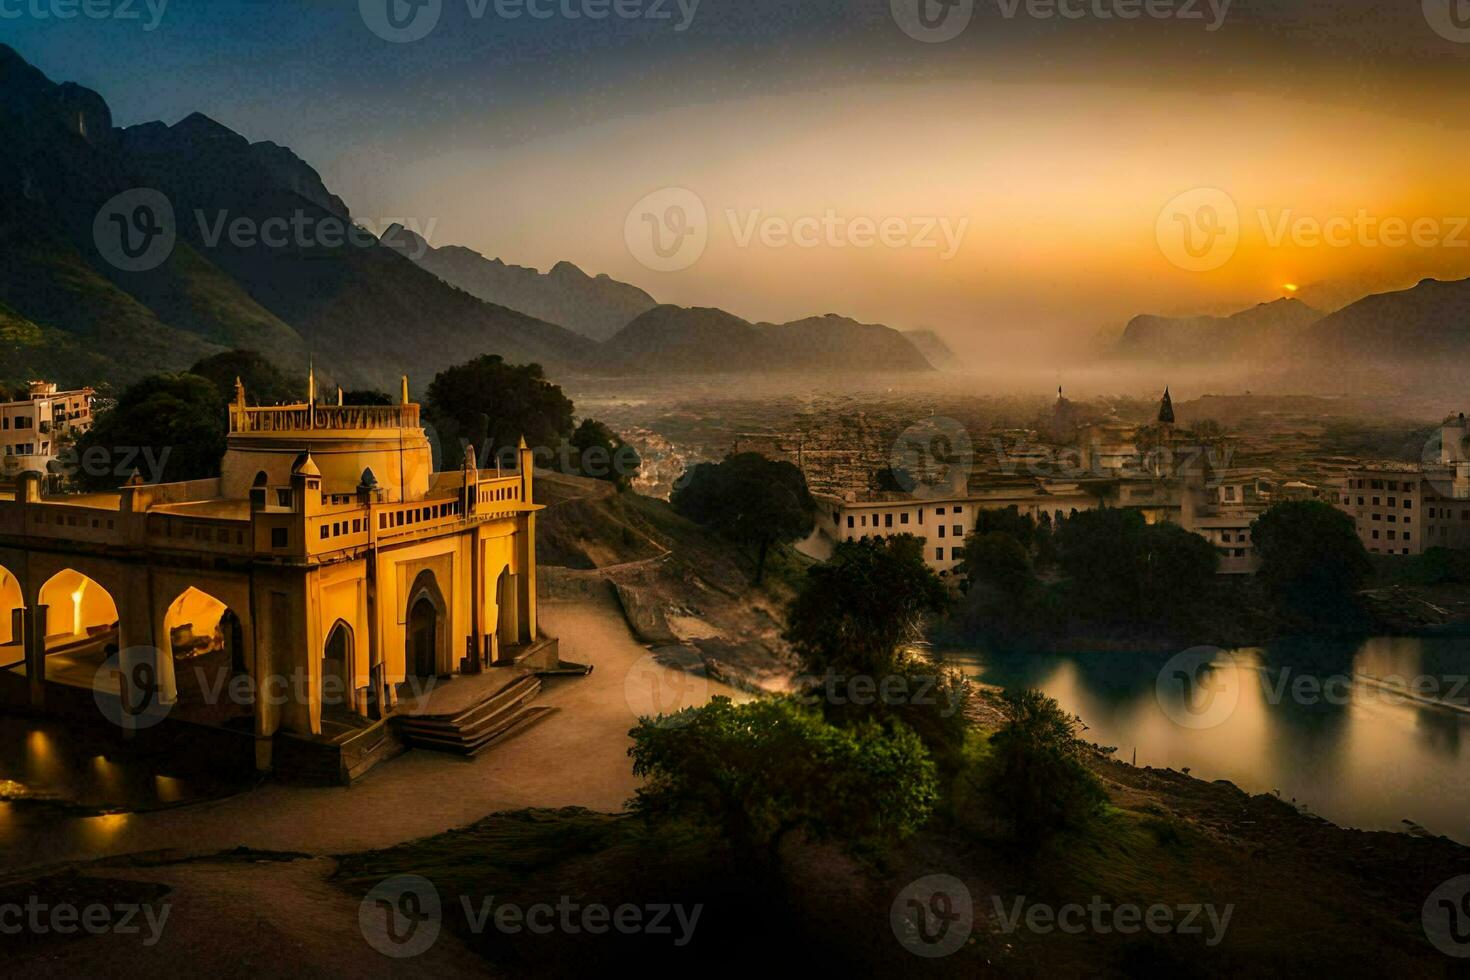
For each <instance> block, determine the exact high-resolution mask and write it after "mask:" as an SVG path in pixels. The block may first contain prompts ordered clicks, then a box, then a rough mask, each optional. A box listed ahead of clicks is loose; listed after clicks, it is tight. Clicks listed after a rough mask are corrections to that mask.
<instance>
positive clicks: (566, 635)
mask: <svg viewBox="0 0 1470 980" xmlns="http://www.w3.org/2000/svg"><path fill="white" fill-rule="evenodd" d="M541 621H542V624H543V628H544V629H545V630H546V631H547V632H548V633H549V634H551V635H553V636H558V637H560V638H561V641H562V653H563V655H564V656H565V657H566V658H567V659H569V660H574V661H577V662H580V663H589V664H592V665H594V667H595V668H596V669H595V670H594V671H593V673H592V674H591V675H589V676H587V677H582V678H556V679H552V680H550V681H548V682H547V684H546V687H545V689H544V690H543V692H542V694H541V696H540V698H539V701H538V703H540V704H545V705H550V706H555V707H557V708H558V709H560V710H558V711H557V713H556V714H554V715H553V716H551V717H550V718H548V719H547V720H546V721H544V722H542V723H541V724H540V725H537V726H536V727H534V728H532V729H530V730H528V731H526V732H524V733H522V734H521V735H519V736H517V737H516V738H514V739H512V740H511V741H509V742H507V743H505V744H503V745H500V746H498V747H497V748H495V749H494V750H492V751H490V752H488V753H486V754H485V755H484V756H482V757H480V758H478V759H474V760H464V759H460V758H458V757H454V756H449V755H442V754H439V753H433V752H424V751H411V752H407V753H405V754H404V755H402V756H399V757H398V758H397V759H393V760H391V761H389V762H387V763H384V764H382V765H380V766H378V767H377V768H376V769H374V770H373V771H372V772H370V773H369V774H368V775H367V776H366V777H365V778H364V779H362V780H361V781H360V782H358V783H356V784H355V785H353V786H351V787H350V788H343V787H330V788H303V787H294V786H284V785H280V784H276V783H267V784H265V785H263V786H261V787H259V788H258V789H255V790H252V791H250V792H248V793H244V794H242V795H240V796H236V797H232V798H230V799H227V800H221V801H218V802H214V803H205V804H201V805H198V806H192V807H184V808H180V809H174V810H165V811H160V812H156V813H142V814H126V815H113V816H104V817H83V818H57V817H56V816H54V815H51V814H46V815H42V814H38V813H29V814H26V813H22V812H19V811H12V812H10V813H8V814H6V815H5V816H6V819H5V820H4V821H0V868H6V869H9V870H10V871H16V870H20V869H25V868H30V867H37V866H45V865H52V864H57V863H60V862H67V861H86V860H91V859H96V858H101V857H108V856H114V855H120V854H133V853H138V852H175V853H177V852H182V853H188V854H212V853H216V852H219V851H225V850H230V849H232V848H235V847H239V846H245V847H250V848H254V849H258V850H271V851H298V852H305V853H308V854H314V855H325V854H341V853H345V852H348V851H356V850H363V849H366V848H377V847H386V846H388V845H390V844H395V843H398V842H401V841H405V840H413V839H415V838H419V837H425V836H428V835H431V834H437V833H442V832H444V831H446V830H449V829H451V828H454V827H460V826H464V825H466V824H469V823H472V822H474V821H475V820H478V819H479V818H481V817H483V816H485V815H486V814H488V813H494V812H496V811H498V810H507V809H519V808H522V807H560V806H585V807H589V808H592V809H597V810H604V811H616V810H620V809H621V808H622V806H623V803H624V802H625V801H626V800H627V799H628V798H629V797H630V796H631V795H632V792H633V789H634V785H635V783H634V780H633V776H632V773H631V772H630V769H629V762H628V758H627V749H628V746H629V744H630V740H629V738H628V730H629V729H630V728H631V727H632V726H633V725H634V723H635V722H636V720H637V717H638V715H639V714H640V713H648V712H650V711H653V712H656V711H658V710H670V709H673V708H676V707H679V706H683V705H686V704H693V703H702V702H703V701H704V700H707V699H708V697H710V696H711V695H714V694H729V695H731V696H742V697H743V695H739V693H738V692H736V691H735V690H734V689H732V688H728V687H725V686H724V685H721V684H719V683H717V682H713V681H709V682H706V681H705V680H704V679H703V678H697V677H693V676H692V675H689V674H686V673H684V672H682V671H677V670H669V669H668V668H665V667H661V666H659V665H658V664H657V663H656V662H655V661H654V660H653V658H652V656H651V655H650V654H649V652H648V651H647V650H646V649H645V648H644V647H643V646H641V645H640V644H639V643H638V642H637V641H636V640H634V638H633V636H632V634H631V633H630V632H629V631H628V627H627V624H626V621H625V620H624V618H623V616H622V614H621V612H620V611H619V610H618V608H617V607H616V605H615V604H614V602H613V601H612V600H611V598H598V599H588V600H582V601H578V602H568V603H562V602H551V603H545V604H543V606H542V608H541Z"/></svg>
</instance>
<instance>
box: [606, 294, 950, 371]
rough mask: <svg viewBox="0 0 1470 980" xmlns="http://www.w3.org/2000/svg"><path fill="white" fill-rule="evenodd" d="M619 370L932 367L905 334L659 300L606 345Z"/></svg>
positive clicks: (830, 319)
mask: <svg viewBox="0 0 1470 980" xmlns="http://www.w3.org/2000/svg"><path fill="white" fill-rule="evenodd" d="M602 351H603V354H604V363H605V364H606V365H607V366H608V367H610V368H612V369H614V370H618V371H624V372H644V371H668V372H673V373H680V372H682V373H689V374H725V373H732V374H733V373H745V372H774V371H816V372H822V371H830V372H838V371H848V372H873V371H883V372H895V371H931V370H933V367H932V366H931V365H930V364H929V362H928V361H927V360H925V359H924V355H922V354H920V353H919V351H918V349H917V348H916V347H914V345H913V344H912V343H910V342H909V341H908V340H907V339H906V338H905V337H904V335H903V334H901V333H899V332H898V331H897V330H894V329H893V328H891V327H885V326H882V325H881V324H875V323H859V322H857V321H856V320H851V319H848V318H847V317H842V316H837V315H835V314H828V315H827V316H815V317H808V318H806V319H804V320H794V321H792V322H790V323H782V324H773V323H750V322H749V321H746V320H742V319H741V318H740V317H738V316H735V315H734V314H732V313H726V312H725V311H724V310H717V309H708V308H693V309H687V308H684V307H680V306H658V307H655V308H654V309H652V310H649V311H648V312H647V313H644V314H642V315H641V316H639V317H638V318H636V319H635V320H633V322H632V323H629V324H628V325H627V326H626V327H624V328H623V329H622V330H621V331H619V332H618V333H617V334H616V335H615V336H614V337H612V338H611V339H610V340H608V341H607V343H606V344H604V345H603V348H602Z"/></svg>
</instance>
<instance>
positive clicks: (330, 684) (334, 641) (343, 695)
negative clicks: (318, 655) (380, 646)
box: [322, 619, 356, 706]
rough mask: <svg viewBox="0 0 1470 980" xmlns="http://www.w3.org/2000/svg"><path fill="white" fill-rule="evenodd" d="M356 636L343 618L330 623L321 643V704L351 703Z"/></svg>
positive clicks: (345, 704) (344, 704)
mask: <svg viewBox="0 0 1470 980" xmlns="http://www.w3.org/2000/svg"><path fill="white" fill-rule="evenodd" d="M355 649H356V636H355V634H354V633H353V630H352V627H351V626H350V625H348V623H347V621H346V620H345V619H339V620H337V621H336V622H335V623H333V624H332V628H331V629H330V630H329V631H328V632H327V639H326V642H325V643H323V644H322V704H323V706H332V705H343V706H347V705H351V703H352V688H353V683H352V676H353V663H354V660H353V657H354V651H355Z"/></svg>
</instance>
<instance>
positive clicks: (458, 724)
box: [397, 674, 556, 756]
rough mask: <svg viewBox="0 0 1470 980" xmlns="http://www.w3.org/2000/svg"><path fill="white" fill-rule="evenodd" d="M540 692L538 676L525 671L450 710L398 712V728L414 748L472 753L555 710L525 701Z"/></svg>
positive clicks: (487, 746) (530, 699)
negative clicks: (487, 693)
mask: <svg viewBox="0 0 1470 980" xmlns="http://www.w3.org/2000/svg"><path fill="white" fill-rule="evenodd" d="M540 692H541V679H540V678H539V677H537V676H536V675H535V674H525V675H523V676H521V677H518V678H516V679H515V680H513V681H512V682H511V683H509V684H507V685H506V686H505V687H503V688H501V689H500V690H499V691H497V692H496V693H494V694H491V695H489V696H488V697H486V698H484V699H482V700H480V701H478V702H476V703H475V704H472V705H469V706H468V707H464V708H461V709H460V710H458V711H456V712H454V713H448V714H432V713H425V712H420V713H416V714H412V715H401V716H399V717H398V719H397V721H398V729H399V732H400V734H401V735H402V736H403V738H404V740H405V741H406V742H407V743H408V744H409V745H410V746H412V747H414V748H423V749H434V750H437V751H440V752H451V753H454V754H456V755H463V756H476V755H479V754H480V753H481V752H483V751H485V750H486V749H488V748H490V747H491V746H492V745H495V744H496V743H497V742H501V741H504V740H505V739H508V738H510V737H511V736H513V735H516V734H518V733H519V732H522V731H524V730H526V729H527V728H530V727H531V726H532V725H534V724H536V723H537V722H539V721H541V720H543V719H545V718H546V717H547V716H548V715H550V714H552V713H553V712H555V711H556V709H555V708H551V707H546V706H542V705H533V704H530V703H529V702H530V701H532V700H533V699H534V698H535V697H536V695H537V694H539V693H540Z"/></svg>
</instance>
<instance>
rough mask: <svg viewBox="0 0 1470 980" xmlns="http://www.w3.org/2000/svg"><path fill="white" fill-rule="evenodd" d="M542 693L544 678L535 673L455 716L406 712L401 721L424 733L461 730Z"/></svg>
mask: <svg viewBox="0 0 1470 980" xmlns="http://www.w3.org/2000/svg"><path fill="white" fill-rule="evenodd" d="M539 693H541V680H540V679H539V678H538V677H536V676H535V675H533V674H527V675H526V676H525V677H520V678H517V679H516V680H515V681H513V682H512V683H510V684H508V685H506V687H504V688H503V689H502V690H500V691H498V692H497V693H495V694H493V695H491V696H490V697H488V698H486V699H485V700H483V701H481V702H480V703H478V704H474V705H471V706H470V707H468V708H465V709H464V710H462V711H460V712H458V713H457V714H453V715H404V716H402V717H401V719H400V721H399V724H400V726H401V727H403V728H404V729H405V730H408V729H422V730H424V731H425V732H428V733H433V732H436V731H437V732H443V731H459V730H462V729H466V728H473V727H476V726H478V725H480V724H482V723H483V722H484V721H485V720H487V719H489V718H491V717H493V716H495V715H497V714H499V713H500V712H502V711H505V710H507V709H509V708H514V707H516V706H517V705H520V704H523V703H524V702H526V701H529V700H530V699H531V698H534V697H535V696H536V695H537V694H539Z"/></svg>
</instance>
